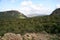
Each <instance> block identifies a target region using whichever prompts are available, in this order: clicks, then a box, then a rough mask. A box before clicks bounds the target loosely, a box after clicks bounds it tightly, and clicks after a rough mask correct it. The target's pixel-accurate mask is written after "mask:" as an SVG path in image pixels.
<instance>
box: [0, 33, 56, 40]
mask: <svg viewBox="0 0 60 40" xmlns="http://www.w3.org/2000/svg"><path fill="white" fill-rule="evenodd" d="M55 37H56V35H55V36H53V35H49V34H44V33H26V34H24V35H20V34H15V33H6V34H4V36H3V37H1V36H0V40H50V38H55ZM51 40H53V39H51Z"/></svg>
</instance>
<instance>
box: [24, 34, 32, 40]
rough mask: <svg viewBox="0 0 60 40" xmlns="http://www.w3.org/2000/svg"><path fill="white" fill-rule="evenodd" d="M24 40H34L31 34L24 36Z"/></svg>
mask: <svg viewBox="0 0 60 40" xmlns="http://www.w3.org/2000/svg"><path fill="white" fill-rule="evenodd" d="M23 40H32V36H31V34H29V33H26V34H25V35H24V36H23Z"/></svg>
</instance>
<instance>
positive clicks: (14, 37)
mask: <svg viewBox="0 0 60 40" xmlns="http://www.w3.org/2000/svg"><path fill="white" fill-rule="evenodd" d="M2 40H22V36H21V35H20V34H14V33H6V34H4V36H3V37H2Z"/></svg>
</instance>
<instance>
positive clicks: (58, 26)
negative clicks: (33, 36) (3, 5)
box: [0, 10, 60, 35]
mask: <svg viewBox="0 0 60 40" xmlns="http://www.w3.org/2000/svg"><path fill="white" fill-rule="evenodd" d="M56 11H57V10H54V11H53V12H52V14H51V15H49V16H38V17H33V18H26V19H20V18H16V16H13V18H12V17H10V18H12V19H11V20H10V18H9V17H7V19H6V17H5V16H4V17H3V18H2V16H1V17H0V18H1V19H2V20H1V19H0V35H3V34H5V33H7V32H12V33H21V34H24V33H27V32H29V33H32V32H37V33H39V32H42V31H45V32H47V33H52V34H55V33H56V34H57V33H60V18H59V17H60V14H59V13H60V12H58V13H56ZM58 11H59V10H58ZM3 13H4V12H3ZM3 13H1V14H3ZM8 13H10V11H9V12H8ZM8 13H7V14H8ZM15 13H16V12H15ZM17 13H19V12H17ZM57 14H59V15H57ZM8 15H9V14H8ZM11 16H12V14H11ZM14 18H15V19H14Z"/></svg>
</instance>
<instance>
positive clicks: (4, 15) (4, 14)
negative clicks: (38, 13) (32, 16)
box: [0, 10, 26, 19]
mask: <svg viewBox="0 0 60 40" xmlns="http://www.w3.org/2000/svg"><path fill="white" fill-rule="evenodd" d="M1 18H2V19H14V18H26V16H25V15H24V14H22V13H20V12H18V11H16V10H11V11H4V12H0V19H1Z"/></svg>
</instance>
